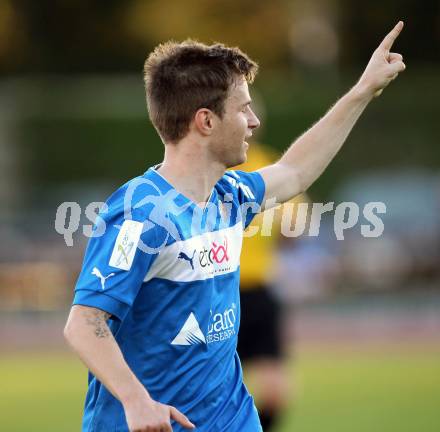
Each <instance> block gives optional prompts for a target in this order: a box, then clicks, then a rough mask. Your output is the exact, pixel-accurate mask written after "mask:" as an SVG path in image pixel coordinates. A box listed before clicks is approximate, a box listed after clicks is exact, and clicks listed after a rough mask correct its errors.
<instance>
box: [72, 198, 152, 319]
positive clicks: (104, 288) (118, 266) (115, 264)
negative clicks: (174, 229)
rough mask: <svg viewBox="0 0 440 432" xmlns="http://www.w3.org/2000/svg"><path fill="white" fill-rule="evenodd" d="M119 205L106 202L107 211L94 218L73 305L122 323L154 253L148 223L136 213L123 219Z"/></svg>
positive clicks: (140, 214)
mask: <svg viewBox="0 0 440 432" xmlns="http://www.w3.org/2000/svg"><path fill="white" fill-rule="evenodd" d="M114 201H115V202H114ZM119 202H120V200H118V199H116V200H113V201H112V198H110V200H109V201H108V208H109V210H108V211H107V212H106V213H104V214H100V215H99V216H98V219H99V221H98V219H97V223H96V224H95V227H94V234H93V236H92V237H91V238H90V240H89V244H88V246H87V249H86V252H85V256H84V261H83V266H82V270H81V273H80V275H79V277H78V280H77V283H76V287H75V295H74V299H73V304H74V305H84V306H90V307H96V308H99V309H102V310H104V311H106V312H108V313H110V314H111V315H112V316H114V317H116V318H117V319H119V320H121V321H122V320H123V319H124V317H125V315H126V314H127V312H128V310H129V309H130V308H131V306H132V305H133V302H134V300H135V298H136V296H137V294H138V293H139V290H140V288H141V286H142V283H143V280H144V278H145V276H146V274H147V272H148V270H149V269H150V267H151V265H152V263H153V262H154V260H155V259H156V257H157V255H158V252H157V248H155V247H154V246H155V245H156V244H157V239H156V231H155V229H152V228H151V225H152V224H151V223H150V221H149V220H148V219H147V218H146V217H145V216H144V214H143V213H142V212H139V211H133V212H131V214H130V216H129V218H127V217H126V215H125V212H124V211H123V208H122V206H121V205H120V204H119ZM124 215H125V216H124Z"/></svg>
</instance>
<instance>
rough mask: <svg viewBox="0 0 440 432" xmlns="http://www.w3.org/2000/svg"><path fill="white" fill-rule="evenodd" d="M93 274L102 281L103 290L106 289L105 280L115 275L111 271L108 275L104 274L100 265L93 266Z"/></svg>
mask: <svg viewBox="0 0 440 432" xmlns="http://www.w3.org/2000/svg"><path fill="white" fill-rule="evenodd" d="M92 275H94V276H96V277H97V278H98V279H99V280H100V281H101V288H102V290H104V289H105V281H106V280H107V279H108V278H109V277H112V276H114V275H115V274H114V273H110V274H109V275H108V276H103V275H102V273H101V272H100V270H99V268H98V267H93V270H92Z"/></svg>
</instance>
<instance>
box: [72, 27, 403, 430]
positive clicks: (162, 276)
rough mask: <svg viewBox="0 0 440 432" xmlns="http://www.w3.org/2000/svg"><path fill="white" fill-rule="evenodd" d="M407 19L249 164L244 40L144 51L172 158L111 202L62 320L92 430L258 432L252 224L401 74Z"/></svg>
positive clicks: (151, 101)
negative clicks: (248, 262)
mask: <svg viewBox="0 0 440 432" xmlns="http://www.w3.org/2000/svg"><path fill="white" fill-rule="evenodd" d="M402 26H403V23H401V22H399V23H398V24H397V25H396V27H395V28H394V29H393V30H392V31H391V32H390V33H389V34H388V35H387V36H386V37H385V39H384V40H383V42H382V43H381V44H380V45H379V47H378V48H377V50H376V51H375V52H374V54H373V55H372V57H371V60H370V62H369V64H368V66H367V68H366V69H365V71H364V73H363V75H362V76H361V78H360V80H359V82H358V83H357V84H356V85H355V86H354V87H353V88H352V89H351V90H350V91H349V92H348V93H347V94H346V95H345V96H343V97H342V98H341V99H340V100H339V101H338V102H337V103H336V104H335V105H334V106H333V108H332V109H331V110H330V111H329V112H328V113H327V114H326V115H325V116H324V117H323V118H322V119H321V120H320V121H319V122H318V123H316V124H315V125H314V126H313V127H312V128H311V129H310V130H309V131H307V132H306V133H305V134H303V135H302V136H301V137H300V138H299V139H297V140H296V142H295V143H294V144H293V145H291V146H290V148H289V149H288V150H287V151H286V152H285V154H284V156H283V157H282V158H281V159H280V160H279V161H278V162H276V163H275V164H273V165H270V166H267V167H265V168H262V169H260V170H258V171H256V172H252V173H245V172H241V171H226V169H227V168H229V167H232V166H235V165H238V164H240V163H242V162H244V161H245V160H246V150H247V148H248V144H247V143H246V139H247V138H248V137H249V136H251V135H252V131H253V130H254V129H255V128H257V127H258V126H259V121H258V119H257V117H256V116H255V114H254V113H253V111H252V109H251V98H250V96H249V90H248V83H250V82H252V80H253V78H254V76H255V73H256V71H257V65H256V64H255V63H254V62H253V61H252V60H250V59H249V58H248V57H247V56H246V55H245V54H243V53H242V52H241V51H240V50H239V49H237V48H228V47H225V46H223V45H221V44H216V45H211V46H207V45H203V44H200V43H196V42H193V41H185V42H183V43H174V42H169V43H166V44H163V45H160V46H159V47H157V48H156V49H155V50H154V52H153V53H152V54H151V55H150V56H149V57H148V59H147V60H146V63H145V87H146V94H147V104H148V110H149V115H150V118H151V121H152V123H153V124H154V126H155V127H156V129H157V131H158V133H159V135H160V136H161V138H162V140H163V142H164V144H165V156H164V160H163V162H162V164H160V165H157V166H154V167H151V168H149V169H148V170H147V171H146V172H145V174H143V175H141V176H139V177H136V178H134V179H133V180H131V181H129V182H127V183H126V184H125V185H123V186H122V187H120V188H119V189H118V190H117V191H116V192H115V193H114V194H113V195H111V196H110V198H109V199H108V200H107V208H108V210H107V211H103V212H102V213H101V214H100V215H99V217H98V219H97V221H96V224H95V231H94V235H93V237H92V238H91V239H90V242H89V245H88V247H87V250H86V253H85V258H84V263H83V268H82V271H81V274H80V276H79V279H78V282H77V285H76V288H75V296H74V301H73V307H72V309H71V312H70V315H69V319H68V322H67V324H66V328H65V337H66V339H67V341H68V342H69V344H70V345H71V346H72V347H73V349H74V350H75V351H76V352H77V354H78V355H79V357H80V358H81V359H82V360H83V361H84V363H85V364H86V365H87V367H88V368H89V370H90V375H89V389H88V393H87V397H86V405H85V412H84V419H83V431H88V432H92V431H93V432H110V431H111V432H116V431H118V432H121V431H132V432H133V431H155V432H159V431H161V432H165V431H172V430H174V431H181V430H185V429H194V428H196V429H197V430H198V431H204V432H216V431H229V432H251V431H252V432H254V431H261V430H262V429H261V426H260V422H259V419H258V413H257V411H256V409H255V406H254V402H253V399H252V397H251V396H250V395H249V393H248V391H247V390H246V387H245V386H244V385H243V381H242V373H241V366H240V361H239V358H238V356H237V354H236V344H237V333H238V328H239V321H240V301H239V289H238V286H239V257H240V250H241V243H242V233H243V229H244V228H245V227H246V226H247V225H248V224H249V223H250V222H251V220H252V216H253V215H254V213H255V211H256V210H257V209H258V207H259V206H260V205H262V206H263V208H264V206H265V203H266V201H267V200H269V199H270V198H276V201H277V202H285V201H287V200H289V199H291V198H292V197H294V196H295V195H297V194H299V193H301V192H303V191H305V190H306V189H307V188H308V187H309V186H310V185H311V184H312V183H313V181H314V180H315V179H316V178H318V177H319V175H320V174H321V173H322V171H323V170H324V169H325V167H326V166H327V165H328V164H329V163H330V161H331V160H332V158H333V157H334V155H335V154H336V153H337V152H338V150H339V149H340V147H341V146H342V144H343V142H344V141H345V139H346V137H347V135H348V134H349V132H350V130H351V129H352V127H353V126H354V124H355V122H356V121H357V119H358V118H359V116H360V115H361V113H362V111H363V110H364V109H365V107H366V106H367V105H368V103H369V102H370V101H371V100H372V99H373V97H374V96H376V95H378V94H380V93H381V92H382V90H383V89H384V88H385V87H386V86H387V85H388V84H389V82H390V81H391V80H393V79H394V78H395V77H396V76H397V75H398V73H399V72H401V71H403V70H404V68H405V65H404V63H403V62H402V56H401V55H400V54H396V53H392V52H390V50H391V46H392V44H393V42H394V40H395V39H396V37H397V36H398V34H399V33H400V31H401V29H402ZM272 202H273V201H272ZM261 319H263V320H264V317H261ZM256 343H257V342H256Z"/></svg>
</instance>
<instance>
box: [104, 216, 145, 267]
mask: <svg viewBox="0 0 440 432" xmlns="http://www.w3.org/2000/svg"><path fill="white" fill-rule="evenodd" d="M142 229H143V224H142V223H141V222H137V221H134V220H125V221H124V223H123V224H122V226H121V229H120V231H119V234H118V237H117V238H116V243H115V246H114V248H113V252H112V255H111V257H110V261H109V265H111V266H112V267H116V268H119V269H121V270H130V268H131V265H132V264H133V259H134V255H135V253H136V248H137V245H138V243H139V239H140V237H141V234H142Z"/></svg>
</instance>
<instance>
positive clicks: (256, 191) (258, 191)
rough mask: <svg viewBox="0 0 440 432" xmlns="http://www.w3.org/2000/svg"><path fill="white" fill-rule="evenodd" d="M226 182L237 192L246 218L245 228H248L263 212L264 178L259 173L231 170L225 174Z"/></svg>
mask: <svg viewBox="0 0 440 432" xmlns="http://www.w3.org/2000/svg"><path fill="white" fill-rule="evenodd" d="M225 177H226V180H228V182H229V183H230V184H231V185H232V186H233V188H234V189H235V190H236V191H237V198H238V202H239V205H240V206H241V209H242V214H243V216H244V218H245V221H244V227H245V228H247V227H248V226H249V225H250V223H251V222H252V220H253V219H254V217H255V216H256V215H257V214H258V213H260V212H261V205H262V203H263V199H264V194H265V192H266V185H265V183H264V180H263V177H262V176H261V174H260V173H258V172H257V171H254V172H245V171H238V170H235V171H233V170H230V171H227V172H226V174H225Z"/></svg>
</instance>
